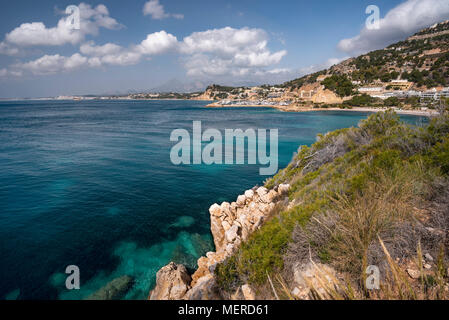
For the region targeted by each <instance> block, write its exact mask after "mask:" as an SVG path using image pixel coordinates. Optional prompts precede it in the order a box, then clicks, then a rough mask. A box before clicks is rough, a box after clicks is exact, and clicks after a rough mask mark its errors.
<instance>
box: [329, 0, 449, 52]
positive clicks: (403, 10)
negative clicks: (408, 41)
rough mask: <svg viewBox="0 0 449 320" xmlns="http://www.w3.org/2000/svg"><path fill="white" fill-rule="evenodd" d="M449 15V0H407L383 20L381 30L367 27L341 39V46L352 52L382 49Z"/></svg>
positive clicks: (339, 45) (345, 50)
mask: <svg viewBox="0 0 449 320" xmlns="http://www.w3.org/2000/svg"><path fill="white" fill-rule="evenodd" d="M448 17H449V1H448V0H407V1H405V2H403V3H401V4H400V5H398V6H396V7H395V8H393V9H391V10H390V11H389V12H388V13H387V14H386V15H385V17H384V18H383V19H381V20H380V29H377V30H370V29H367V28H366V27H364V28H363V29H362V30H361V31H360V34H359V35H357V36H355V37H353V38H350V39H343V40H341V41H340V42H339V44H338V48H339V49H340V50H341V51H343V52H346V53H349V54H352V55H357V54H361V53H366V52H368V51H371V50H376V49H381V48H384V47H386V46H388V45H389V44H391V43H394V42H397V41H400V40H403V39H404V38H406V37H408V36H410V35H411V34H413V33H416V32H417V31H419V30H421V29H423V28H425V27H428V26H430V25H432V24H434V23H436V22H441V21H443V20H446V19H447V18H448Z"/></svg>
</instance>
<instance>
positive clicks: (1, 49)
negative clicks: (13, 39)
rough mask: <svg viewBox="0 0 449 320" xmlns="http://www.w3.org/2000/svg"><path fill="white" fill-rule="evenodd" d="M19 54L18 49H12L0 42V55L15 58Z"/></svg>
mask: <svg viewBox="0 0 449 320" xmlns="http://www.w3.org/2000/svg"><path fill="white" fill-rule="evenodd" d="M18 53H19V49H17V48H15V47H12V46H11V45H9V44H7V43H5V42H0V54H4V55H7V56H15V55H17V54H18Z"/></svg>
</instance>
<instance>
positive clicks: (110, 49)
mask: <svg viewBox="0 0 449 320" xmlns="http://www.w3.org/2000/svg"><path fill="white" fill-rule="evenodd" d="M122 50H123V48H122V47H121V46H119V45H117V44H115V43H106V44H104V45H102V46H96V45H95V43H94V42H93V41H89V42H87V43H83V44H82V45H81V47H80V52H81V53H82V54H85V55H88V56H105V55H109V54H117V53H119V52H121V51H122Z"/></svg>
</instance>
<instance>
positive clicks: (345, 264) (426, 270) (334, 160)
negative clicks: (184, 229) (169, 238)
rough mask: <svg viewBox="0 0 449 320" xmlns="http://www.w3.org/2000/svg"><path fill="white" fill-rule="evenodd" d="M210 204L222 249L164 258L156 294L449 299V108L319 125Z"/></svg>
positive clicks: (152, 295)
mask: <svg viewBox="0 0 449 320" xmlns="http://www.w3.org/2000/svg"><path fill="white" fill-rule="evenodd" d="M209 212H210V218H211V232H212V235H213V238H214V243H215V248H216V251H215V252H209V253H207V254H206V256H205V257H201V258H200V259H199V260H198V269H197V270H196V271H195V272H194V273H193V274H192V275H190V274H189V273H188V272H187V270H186V269H185V267H184V266H182V265H176V264H174V263H170V264H169V265H168V266H166V267H164V268H162V269H161V270H160V271H159V272H158V274H157V281H156V287H155V288H154V290H153V291H152V292H151V293H150V296H149V298H150V299H167V300H171V299H185V300H202V299H205V300H209V299H214V300H215V299H247V300H252V299H290V300H296V299H448V298H449V277H448V276H449V269H448V265H449V264H448V257H449V115H448V114H447V113H444V114H442V115H439V116H436V117H434V118H432V119H431V120H430V121H429V123H428V124H427V125H423V126H410V125H407V124H405V123H403V122H402V121H400V120H399V117H398V116H397V115H396V114H395V113H394V112H391V111H387V112H385V113H383V112H381V113H377V114H373V115H371V116H370V117H368V119H366V120H363V121H362V122H361V123H360V124H359V126H358V127H357V128H347V129H341V130H337V131H334V132H330V133H327V134H326V135H320V136H319V137H318V141H317V142H316V143H315V144H313V145H312V146H310V147H307V146H303V147H301V148H300V149H299V150H298V154H297V155H295V157H294V158H293V160H292V161H291V163H290V164H289V165H288V166H287V167H286V168H285V169H283V170H281V171H279V172H278V174H276V176H274V177H273V178H271V179H269V180H268V181H267V182H266V183H265V186H264V187H259V188H254V189H252V190H247V191H246V192H245V193H244V194H242V195H240V196H239V197H238V198H237V199H236V201H235V202H232V203H227V202H224V203H222V204H221V205H218V204H214V205H212V206H211V207H210V210H209ZM373 270H374V271H373ZM373 272H375V274H376V277H378V278H375V280H373V279H374V278H373ZM370 275H371V276H370ZM369 279H371V280H373V281H372V282H371V283H369V281H368V280H369Z"/></svg>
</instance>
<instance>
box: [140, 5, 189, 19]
mask: <svg viewBox="0 0 449 320" xmlns="http://www.w3.org/2000/svg"><path fill="white" fill-rule="evenodd" d="M143 15H145V16H151V18H152V19H155V20H162V19H166V18H170V17H173V18H175V19H184V15H183V14H179V13H175V14H171V13H166V12H165V9H164V6H163V5H161V4H160V2H159V0H150V1H148V2H146V3H145V5H144V6H143Z"/></svg>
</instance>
